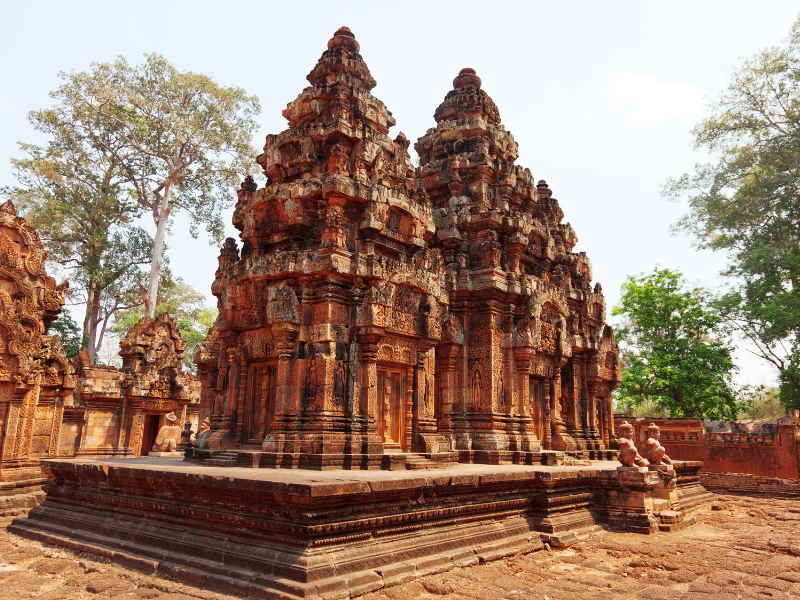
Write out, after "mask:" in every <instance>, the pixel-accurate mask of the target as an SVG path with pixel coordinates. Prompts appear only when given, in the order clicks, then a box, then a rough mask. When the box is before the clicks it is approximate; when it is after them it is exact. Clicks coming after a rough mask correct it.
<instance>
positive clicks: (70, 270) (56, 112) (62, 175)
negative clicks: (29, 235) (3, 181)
mask: <svg viewBox="0 0 800 600" xmlns="http://www.w3.org/2000/svg"><path fill="white" fill-rule="evenodd" d="M55 95H56V97H58V95H57V94H55ZM70 100H74V99H71V98H62V102H60V103H59V104H57V105H56V106H55V107H53V108H50V109H45V110H40V111H34V112H31V113H30V114H29V120H30V121H31V123H32V124H33V126H34V128H35V129H36V130H38V131H40V132H42V133H44V134H46V135H47V136H48V137H49V138H50V140H49V142H48V144H47V146H46V147H39V146H36V145H33V144H24V143H20V144H19V147H20V150H21V151H22V152H23V153H24V154H25V155H26V156H25V157H24V158H18V159H12V161H11V162H12V165H13V168H14V174H15V176H16V178H17V180H18V181H19V184H20V185H19V186H17V187H13V188H5V189H4V190H3V191H4V192H5V194H7V195H8V196H9V197H10V198H12V199H13V201H14V202H15V204H17V206H18V207H19V208H20V210H21V212H22V214H23V215H24V216H25V218H26V219H27V220H28V222H29V223H30V224H31V225H32V226H33V227H34V228H36V230H37V231H38V232H39V235H40V236H41V238H42V242H43V244H44V246H45V249H46V250H47V252H48V255H49V261H50V262H51V263H56V264H57V265H59V266H60V267H61V268H62V269H63V271H64V274H65V275H66V276H67V277H68V278H69V279H70V281H71V283H72V287H71V288H70V299H71V301H72V302H74V303H83V302H85V303H86V313H85V318H84V322H83V335H82V339H83V344H84V345H85V346H86V347H87V349H88V351H89V356H90V357H91V358H92V360H94V356H95V353H96V350H97V348H99V347H100V346H101V345H102V343H103V336H104V334H105V330H106V327H107V326H108V324H109V322H110V320H112V319H113V317H114V315H115V314H116V312H117V311H118V310H122V309H125V308H128V307H129V305H130V302H131V299H133V302H134V303H135V302H137V301H139V302H140V301H141V300H140V299H139V300H137V298H136V296H135V295H134V296H132V295H131V294H130V292H131V291H135V290H136V286H135V284H134V279H133V278H134V277H135V274H136V273H137V271H138V269H137V266H138V265H146V264H149V262H150V255H151V251H152V239H151V238H150V236H149V235H148V234H147V232H145V231H144V230H143V229H142V228H141V227H135V226H134V220H135V219H136V218H137V217H138V216H139V215H140V214H141V208H140V206H139V205H138V203H137V202H136V201H135V200H134V199H132V197H131V196H130V193H129V189H127V184H126V182H127V179H128V177H127V174H126V172H125V170H124V169H123V168H122V165H121V163H120V161H119V160H118V158H117V156H116V154H117V152H118V151H119V150H120V144H119V142H118V141H117V140H116V139H115V134H113V133H112V132H109V131H103V130H102V129H97V128H94V127H93V123H92V122H90V121H87V120H86V119H85V118H83V110H82V109H83V106H82V105H80V104H79V105H77V106H76V105H75V103H74V102H72V101H70Z"/></svg>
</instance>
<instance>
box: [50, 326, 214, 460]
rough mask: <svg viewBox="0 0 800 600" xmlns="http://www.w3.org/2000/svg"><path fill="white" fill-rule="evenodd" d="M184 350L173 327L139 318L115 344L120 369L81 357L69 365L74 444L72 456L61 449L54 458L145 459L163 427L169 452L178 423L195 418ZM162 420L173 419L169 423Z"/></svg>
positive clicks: (196, 410)
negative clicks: (74, 383) (73, 375)
mask: <svg viewBox="0 0 800 600" xmlns="http://www.w3.org/2000/svg"><path fill="white" fill-rule="evenodd" d="M185 349H186V342H184V341H183V339H182V338H181V336H180V332H179V331H178V327H177V325H176V324H175V321H174V320H173V319H172V318H171V317H170V316H169V315H167V314H163V315H161V316H160V317H158V318H156V319H151V318H149V317H144V318H142V319H141V320H139V322H138V323H137V324H136V325H134V327H133V328H132V329H131V330H130V331H129V332H128V333H127V335H126V336H125V337H124V338H123V339H122V340H121V341H120V356H121V357H122V368H121V369H116V368H114V367H105V366H99V365H93V364H91V363H90V361H89V357H88V354H87V353H86V352H85V351H81V352H80V353H79V355H78V358H77V360H76V361H75V365H76V369H75V371H76V376H77V378H78V386H77V389H76V392H75V401H74V403H73V407H72V410H73V411H75V412H76V422H75V427H74V432H73V431H72V430H70V433H71V435H72V436H74V442H73V443H72V451H70V450H69V448H66V447H65V448H64V450H63V452H59V456H141V455H146V454H147V453H148V452H150V451H151V450H157V449H156V448H154V445H155V444H156V442H157V438H158V436H159V434H160V433H161V432H162V431H165V430H164V427H167V426H170V427H173V428H174V429H171V430H170V431H169V433H170V436H169V437H168V438H165V439H172V440H174V441H175V445H174V446H173V447H172V448H164V451H170V450H174V449H175V447H176V446H177V444H178V442H179V441H180V428H181V427H182V425H183V423H184V422H185V421H186V422H193V423H195V424H196V423H197V418H198V413H199V399H200V394H199V390H198V389H197V388H198V381H197V379H196V378H195V377H194V376H193V375H192V374H191V373H187V372H185V371H184V370H183V364H182V362H181V361H182V358H183V352H184V350H185ZM192 409H194V410H192ZM168 415H173V416H175V417H176V419H175V420H174V423H173V422H172V421H169V420H168V419H167V416H168ZM65 423H66V419H65ZM65 436H66V433H65V432H64V431H63V430H62V437H65ZM162 442H163V440H162ZM167 445H169V444H167Z"/></svg>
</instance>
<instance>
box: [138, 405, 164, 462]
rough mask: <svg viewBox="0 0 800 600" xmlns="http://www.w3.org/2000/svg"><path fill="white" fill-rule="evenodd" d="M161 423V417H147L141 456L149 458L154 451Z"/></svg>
mask: <svg viewBox="0 0 800 600" xmlns="http://www.w3.org/2000/svg"><path fill="white" fill-rule="evenodd" d="M160 422H161V415H145V416H144V427H142V448H141V450H140V452H139V456H147V454H148V453H149V452H150V451H151V450H152V449H153V444H155V443H156V437H158V429H159V427H158V426H159V424H160Z"/></svg>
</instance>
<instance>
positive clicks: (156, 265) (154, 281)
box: [145, 179, 172, 318]
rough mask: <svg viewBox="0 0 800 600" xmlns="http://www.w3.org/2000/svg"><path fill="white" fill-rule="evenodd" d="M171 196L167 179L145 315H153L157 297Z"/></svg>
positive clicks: (159, 213)
mask: <svg viewBox="0 0 800 600" xmlns="http://www.w3.org/2000/svg"><path fill="white" fill-rule="evenodd" d="M171 196H172V181H170V180H169V179H168V180H167V182H166V184H165V185H164V195H163V196H162V197H161V203H160V205H159V207H158V220H157V221H156V237H155V240H154V241H153V258H152V260H151V261H150V282H149V284H148V286H147V298H146V302H145V304H146V306H145V316H147V317H151V318H152V317H155V315H156V301H157V299H158V276H159V275H160V273H161V259H162V256H163V254H164V236H165V235H166V233H167V220H168V219H169V200H170V198H171Z"/></svg>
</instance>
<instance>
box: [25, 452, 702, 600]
mask: <svg viewBox="0 0 800 600" xmlns="http://www.w3.org/2000/svg"><path fill="white" fill-rule="evenodd" d="M618 465H619V463H617V462H611V461H596V462H590V463H589V464H582V465H562V466H547V465H499V466H498V465H480V464H457V465H454V466H450V467H448V468H443V469H426V470H424V471H414V470H402V471H388V470H382V471H363V470H361V471H307V470H293V469H263V468H262V469H253V468H243V467H213V466H204V465H198V464H192V463H188V462H184V461H183V460H182V459H180V458H138V459H137V458H128V459H91V460H90V459H80V460H75V459H73V460H45V461H42V466H43V468H44V469H45V472H46V473H48V474H49V475H50V476H51V480H50V482H49V483H48V484H47V485H46V487H45V489H46V492H47V498H46V500H45V502H44V503H42V504H40V505H39V506H36V507H34V508H33V509H32V510H31V511H30V513H29V514H28V516H27V517H26V518H18V519H16V520H15V521H14V522H13V523H12V524H11V525H10V526H9V530H10V531H12V532H13V533H16V534H18V535H22V536H25V537H28V538H33V539H37V540H40V541H43V542H47V543H51V544H56V545H60V546H65V547H68V548H72V549H74V550H77V551H85V552H91V553H94V554H97V555H100V556H104V557H108V558H110V559H111V560H113V561H115V562H118V563H120V564H123V565H126V566H129V567H133V568H136V569H139V570H142V571H145V572H150V573H158V574H160V575H163V576H167V577H171V578H174V579H178V580H182V581H187V582H190V583H192V584H195V585H201V586H207V587H210V588H213V589H218V590H220V591H224V592H227V593H234V594H240V595H243V596H253V597H259V598H283V599H288V598H313V599H320V598H330V599H333V598H350V597H353V596H357V595H359V594H363V593H366V592H369V591H371V590H374V589H378V588H381V587H384V586H389V585H393V584H396V583H400V582H403V581H406V580H408V579H412V578H414V577H417V576H420V575H424V574H428V573H431V572H438V571H444V570H447V569H449V568H452V567H453V566H457V565H467V564H474V563H477V562H483V561H488V560H492V559H495V558H500V557H502V556H507V555H509V554H514V553H518V552H530V551H535V550H538V549H540V548H542V546H543V544H544V543H549V544H550V545H551V546H555V547H566V546H569V545H571V544H574V543H575V542H577V541H579V540H581V539H585V537H586V536H589V535H591V534H593V533H596V532H599V531H600V530H601V525H603V524H605V525H606V526H611V527H615V528H622V529H627V530H630V531H637V532H642V533H653V532H656V531H659V530H661V531H674V530H676V529H680V528H681V527H683V526H685V525H688V524H691V522H693V517H691V516H689V511H690V509H693V508H697V507H698V506H699V505H701V504H702V502H703V500H704V499H703V498H702V497H701V496H702V493H703V492H704V490H702V488H700V490H699V491H698V490H697V489H696V488H697V487H698V486H699V484H697V483H696V481H689V480H690V479H691V477H692V473H693V474H694V476H696V474H697V472H696V471H697V470H699V468H700V466H701V465H700V463H697V464H696V469H695V466H693V465H694V463H692V464H690V463H686V465H689V466H688V467H686V466H685V464H684V463H680V462H676V469H675V470H674V471H672V472H671V474H665V473H663V472H658V471H644V472H639V471H636V472H621V471H618V470H617V466H618ZM682 470H683V472H684V473H685V474H686V477H687V478H688V479H687V482H686V485H685V486H684V487H685V488H686V489H685V490H684V494H683V496H684V497H685V498H687V499H688V500H690V502H689V504H691V503H692V502H694V504H693V506H688V505H687V506H684V505H683V504H682V500H681V499H680V498H679V495H678V493H677V490H679V489H680V488H681V485H680V484H681V482H680V478H681V472H682ZM690 488H691V489H690Z"/></svg>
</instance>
